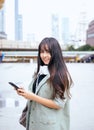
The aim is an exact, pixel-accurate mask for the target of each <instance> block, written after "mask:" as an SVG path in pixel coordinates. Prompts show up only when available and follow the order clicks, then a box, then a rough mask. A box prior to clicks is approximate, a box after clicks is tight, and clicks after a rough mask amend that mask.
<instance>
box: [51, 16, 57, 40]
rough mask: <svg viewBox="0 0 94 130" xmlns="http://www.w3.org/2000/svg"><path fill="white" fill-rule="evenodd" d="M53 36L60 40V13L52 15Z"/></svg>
mask: <svg viewBox="0 0 94 130" xmlns="http://www.w3.org/2000/svg"><path fill="white" fill-rule="evenodd" d="M52 36H53V37H55V38H56V39H58V40H59V18H58V15H54V14H53V15H52Z"/></svg>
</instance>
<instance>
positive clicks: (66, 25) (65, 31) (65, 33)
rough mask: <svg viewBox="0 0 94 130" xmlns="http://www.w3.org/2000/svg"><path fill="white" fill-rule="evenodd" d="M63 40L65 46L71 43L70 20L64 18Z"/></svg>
mask: <svg viewBox="0 0 94 130" xmlns="http://www.w3.org/2000/svg"><path fill="white" fill-rule="evenodd" d="M61 31H62V40H63V42H64V44H68V42H69V36H70V35H69V18H68V17H63V18H62V30H61Z"/></svg>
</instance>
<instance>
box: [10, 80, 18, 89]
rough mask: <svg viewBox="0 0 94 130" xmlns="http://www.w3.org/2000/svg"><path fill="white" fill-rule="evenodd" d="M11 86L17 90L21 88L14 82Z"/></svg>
mask: <svg viewBox="0 0 94 130" xmlns="http://www.w3.org/2000/svg"><path fill="white" fill-rule="evenodd" d="M9 84H10V85H12V86H13V87H14V88H15V89H16V90H17V89H18V88H19V87H18V86H17V85H16V84H14V83H13V82H9Z"/></svg>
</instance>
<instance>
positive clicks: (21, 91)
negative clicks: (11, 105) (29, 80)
mask: <svg viewBox="0 0 94 130" xmlns="http://www.w3.org/2000/svg"><path fill="white" fill-rule="evenodd" d="M17 93H18V95H20V96H23V97H24V98H26V99H31V97H32V93H31V92H27V91H26V90H25V89H24V88H19V89H17Z"/></svg>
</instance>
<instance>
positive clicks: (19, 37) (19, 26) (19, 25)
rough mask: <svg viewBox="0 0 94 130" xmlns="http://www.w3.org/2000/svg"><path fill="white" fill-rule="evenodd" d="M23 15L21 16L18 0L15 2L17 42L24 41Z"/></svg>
mask: <svg viewBox="0 0 94 130" xmlns="http://www.w3.org/2000/svg"><path fill="white" fill-rule="evenodd" d="M22 23H23V22H22V15H20V14H19V5H18V0H15V40H17V41H19V40H23V31H22Z"/></svg>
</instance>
